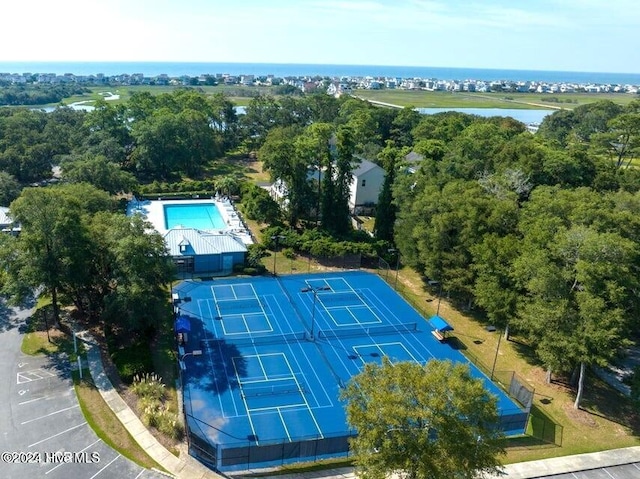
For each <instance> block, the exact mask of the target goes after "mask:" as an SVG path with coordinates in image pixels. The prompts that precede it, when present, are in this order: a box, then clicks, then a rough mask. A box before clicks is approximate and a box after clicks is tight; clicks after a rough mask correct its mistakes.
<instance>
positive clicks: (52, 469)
mask: <svg viewBox="0 0 640 479" xmlns="http://www.w3.org/2000/svg"><path fill="white" fill-rule="evenodd" d="M101 440H102V439H98V440H97V441H95V442H93V443H91V444H89V445H88V446H87V447H85V448H82V449H81V450H80V452H84V451H86V450H87V449H89V448H90V447H92V446H95V445H96V444H97V443H99V442H100V441H101ZM64 465H65V463H64V462H61V463H60V464H58V465H57V466H54V467H52V468H51V469H49V470H48V471H47V472H45V473H44V474H45V475H47V474H49V473H50V472H53V471H55V470H56V469H58V468H59V467H60V466H64Z"/></svg>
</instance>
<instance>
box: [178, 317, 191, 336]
mask: <svg viewBox="0 0 640 479" xmlns="http://www.w3.org/2000/svg"><path fill="white" fill-rule="evenodd" d="M175 328H176V333H188V332H190V331H191V321H189V317H188V316H178V319H176V324H175Z"/></svg>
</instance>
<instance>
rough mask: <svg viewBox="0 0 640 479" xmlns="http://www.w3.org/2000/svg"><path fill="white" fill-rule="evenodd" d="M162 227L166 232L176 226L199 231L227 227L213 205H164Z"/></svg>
mask: <svg viewBox="0 0 640 479" xmlns="http://www.w3.org/2000/svg"><path fill="white" fill-rule="evenodd" d="M164 225H165V229H167V230H170V229H171V228H175V227H177V226H183V227H186V228H196V229H199V230H218V229H224V228H226V227H227V225H226V223H225V222H224V220H223V219H222V215H221V214H220V211H219V210H218V208H217V206H216V205H215V203H198V204H186V205H185V204H178V205H175V204H174V205H172V204H168V205H164Z"/></svg>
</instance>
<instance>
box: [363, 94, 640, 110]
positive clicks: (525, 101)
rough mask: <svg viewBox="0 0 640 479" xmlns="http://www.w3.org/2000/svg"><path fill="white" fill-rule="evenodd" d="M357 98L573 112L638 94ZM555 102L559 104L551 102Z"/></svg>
mask: <svg viewBox="0 0 640 479" xmlns="http://www.w3.org/2000/svg"><path fill="white" fill-rule="evenodd" d="M353 94H354V95H355V96H357V97H359V98H364V99H367V100H375V101H380V102H384V103H391V104H394V105H399V106H403V107H406V106H413V107H416V108H520V109H536V110H539V109H544V108H548V109H558V108H567V109H573V108H575V107H576V106H579V105H584V104H587V103H593V102H596V101H600V100H611V101H613V102H615V103H619V104H621V105H626V104H628V103H629V102H631V101H632V100H634V99H637V98H638V95H629V94H623V93H619V94H614V93H558V94H555V93H553V94H541V93H467V92H460V93H453V92H444V91H415V90H356V91H354V92H353ZM552 99H557V100H558V101H557V102H556V101H550V100H552Z"/></svg>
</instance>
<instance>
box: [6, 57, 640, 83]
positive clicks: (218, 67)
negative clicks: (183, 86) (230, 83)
mask: <svg viewBox="0 0 640 479" xmlns="http://www.w3.org/2000/svg"><path fill="white" fill-rule="evenodd" d="M0 73H19V74H22V73H54V74H57V75H64V74H65V73H73V74H74V75H96V74H99V73H102V74H104V75H107V76H113V75H120V74H125V73H127V74H134V73H142V74H144V75H145V76H148V77H153V76H157V75H160V74H167V75H169V76H170V77H180V76H183V75H188V76H198V75H204V74H211V75H215V74H216V73H221V74H225V73H228V74H230V75H256V76H260V75H275V76H276V77H288V76H321V77H325V76H328V77H342V76H371V77H398V78H433V79H438V80H485V81H492V80H511V81H520V80H522V81H527V80H530V81H541V82H549V83H561V82H567V83H595V84H620V85H627V84H631V85H640V73H616V72H611V73H604V72H567V71H544V70H499V69H484V68H445V67H417V66H388V65H320V64H318V65H314V64H287V63H180V62H0Z"/></svg>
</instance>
